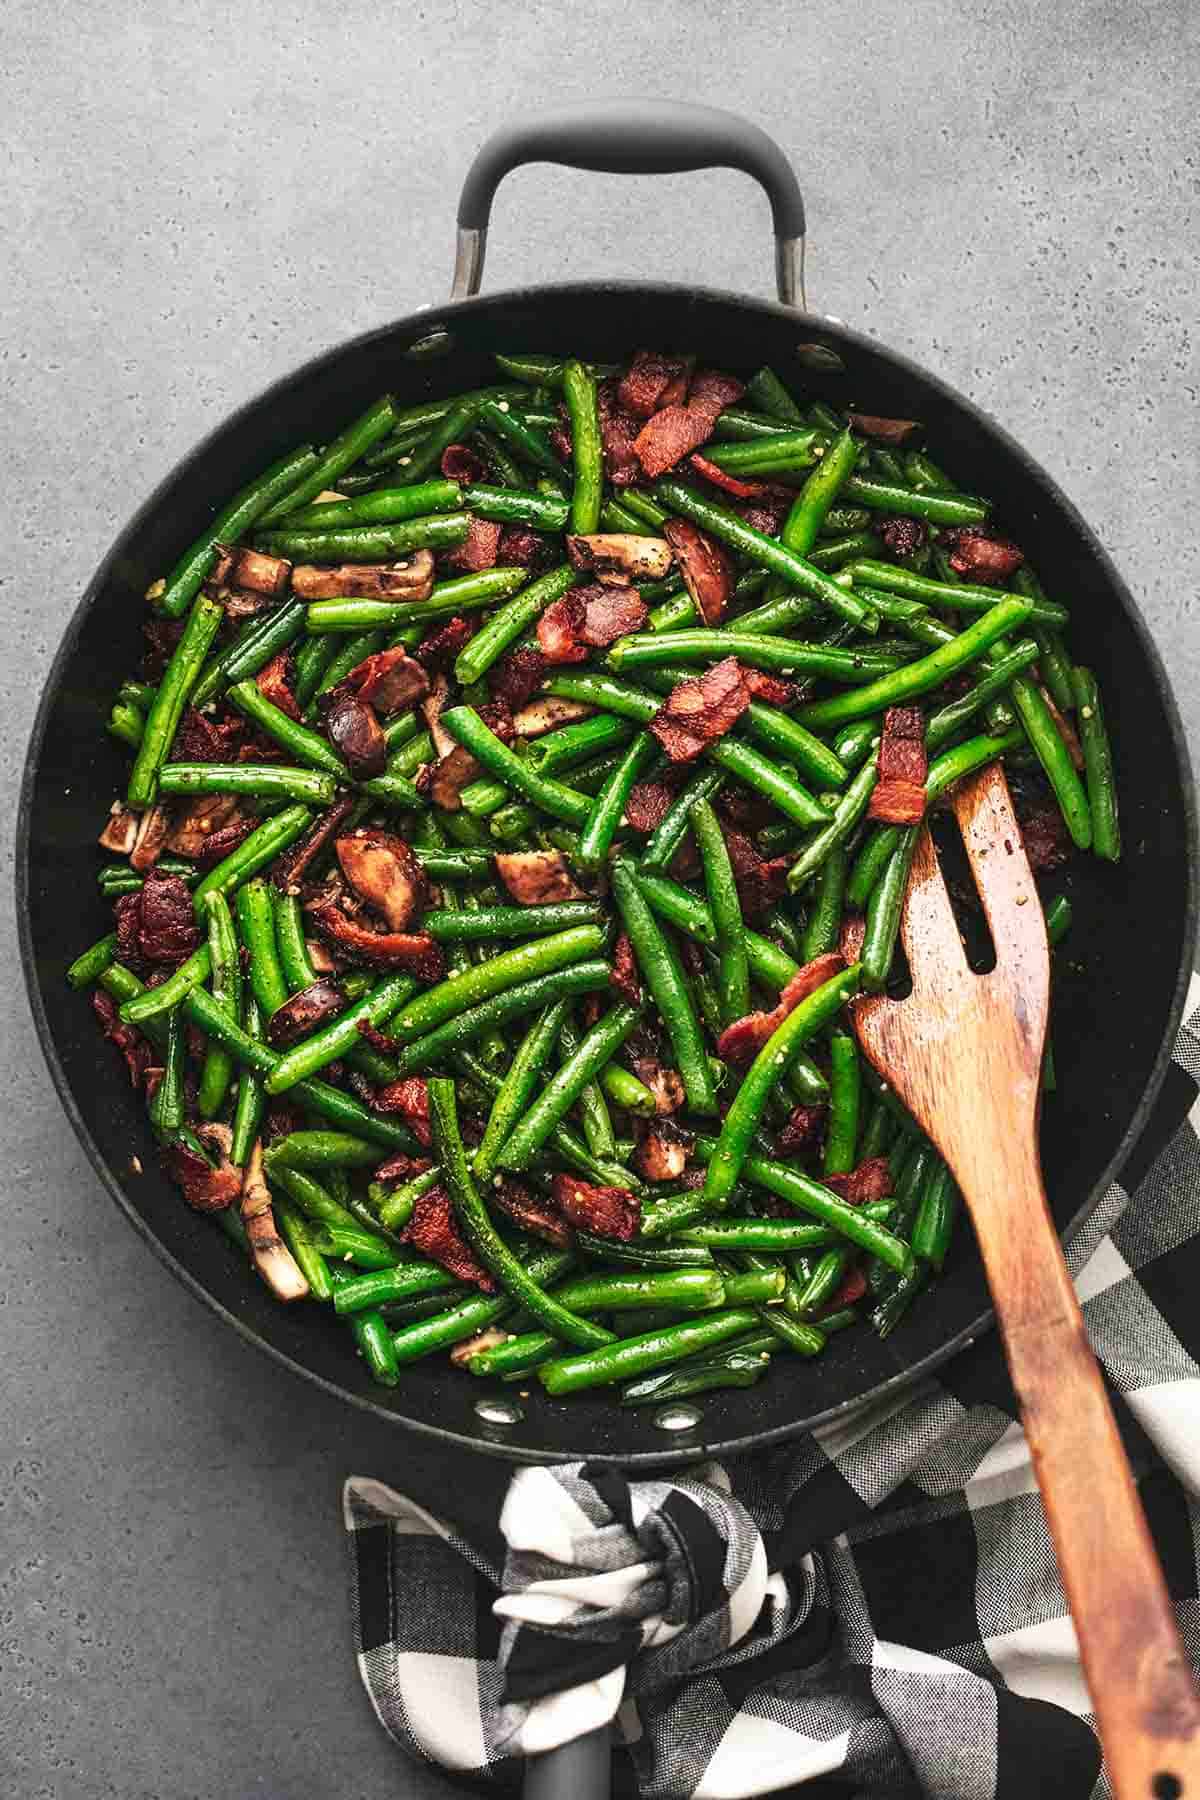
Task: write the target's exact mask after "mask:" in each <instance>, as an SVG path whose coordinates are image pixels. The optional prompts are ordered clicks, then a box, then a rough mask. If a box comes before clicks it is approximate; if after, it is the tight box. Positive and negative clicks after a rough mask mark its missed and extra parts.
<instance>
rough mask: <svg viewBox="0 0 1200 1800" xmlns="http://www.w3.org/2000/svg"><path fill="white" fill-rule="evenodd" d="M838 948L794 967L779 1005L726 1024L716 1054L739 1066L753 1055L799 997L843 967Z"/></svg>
mask: <svg viewBox="0 0 1200 1800" xmlns="http://www.w3.org/2000/svg"><path fill="white" fill-rule="evenodd" d="M845 966H846V965H845V964H844V963H843V961H842V955H841V952H840V950H829V951H827V952H826V953H825V955H824V956H814V958H813V960H812V961H811V962H808V963H805V965H804V967H803V968H802V969H797V971H796V973H795V974H794V975H793V976H792V978H791V980H790V981H789V982H788V984H787V986H786V987H785V988H784V990H783V992H782V993H781V994H780V996H779V1003H778V1005H776V1006H774V1007H773V1008H772V1009H771V1011H770V1012H752V1013H746V1014H744V1016H743V1017H742V1018H740V1019H735V1020H734V1021H733V1023H732V1025H727V1026H726V1027H725V1029H724V1031H723V1032H722V1033H721V1035H720V1037H719V1038H718V1039H717V1055H718V1056H719V1057H720V1059H721V1061H722V1062H727V1063H733V1064H734V1065H735V1066H740V1065H741V1064H742V1063H747V1062H750V1061H751V1060H752V1059H753V1058H754V1057H756V1056H757V1055H758V1053H759V1051H760V1050H761V1049H762V1047H763V1045H764V1044H765V1043H766V1042H767V1040H768V1038H770V1037H772V1036H773V1035H774V1033H775V1032H776V1031H778V1029H779V1027H780V1026H781V1025H782V1024H783V1021H784V1020H785V1019H786V1018H787V1016H788V1014H789V1013H791V1012H794V1011H795V1009H796V1007H798V1006H799V1005H800V1003H801V1001H802V1000H807V999H808V996H809V995H810V994H813V993H815V992H816V990H817V989H818V988H819V987H824V985H825V983H826V982H827V981H832V980H833V977H834V976H835V975H838V974H840V973H841V971H842V969H843V968H845Z"/></svg>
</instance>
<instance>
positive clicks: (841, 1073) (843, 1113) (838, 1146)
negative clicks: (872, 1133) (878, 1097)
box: [823, 1031, 862, 1175]
mask: <svg viewBox="0 0 1200 1800" xmlns="http://www.w3.org/2000/svg"><path fill="white" fill-rule="evenodd" d="M861 1100H862V1070H861V1068H860V1067H859V1061H858V1049H857V1046H856V1045H855V1042H854V1038H853V1036H852V1035H851V1033H850V1032H848V1031H833V1032H831V1033H830V1034H829V1126H828V1129H827V1131H826V1134H825V1158H824V1164H823V1167H824V1171H825V1173H826V1175H848V1174H849V1173H850V1170H851V1169H853V1168H854V1167H855V1165H856V1163H857V1150H858V1115H859V1110H860V1106H861Z"/></svg>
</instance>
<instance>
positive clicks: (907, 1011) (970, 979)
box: [851, 763, 1050, 1167]
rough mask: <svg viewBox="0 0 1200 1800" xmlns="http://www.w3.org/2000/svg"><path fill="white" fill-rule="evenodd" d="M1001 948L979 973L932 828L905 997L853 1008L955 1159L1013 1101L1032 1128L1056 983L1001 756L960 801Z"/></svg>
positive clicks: (921, 1117)
mask: <svg viewBox="0 0 1200 1800" xmlns="http://www.w3.org/2000/svg"><path fill="white" fill-rule="evenodd" d="M952 805H953V808H954V813H955V816H956V818H957V820H958V825H959V830H960V831H961V833H962V840H963V845H964V848H965V849H966V853H967V857H968V859H969V861H970V865H971V871H972V873H973V875H974V877H975V885H976V887H977V888H978V890H979V897H980V899H981V901H982V902H983V909H984V913H985V915H986V918H987V922H988V927H989V929H990V931H991V935H992V942H993V944H994V945H995V949H996V966H995V968H994V969H992V970H991V971H990V972H989V973H988V974H986V975H976V974H975V973H973V971H972V970H971V969H970V968H969V966H968V964H967V959H966V955H965V953H964V950H963V945H962V939H961V937H960V935H959V930H958V925H957V923H956V921H955V917H954V912H953V909H952V907H951V905H950V896H949V894H948V893H947V891H946V882H945V879H944V877H943V875H942V871H941V869H940V867H939V866H938V860H937V853H936V851H935V849H934V845H933V840H932V838H931V837H930V835H929V829H928V827H926V828H925V829H924V830H922V832H921V835H920V838H919V840H918V843H917V849H916V854H915V855H914V857H913V865H912V874H911V876H910V878H909V885H908V894H907V897H906V899H905V903H904V913H903V916H902V919H901V925H900V933H901V937H902V939H903V943H904V949H905V953H906V955H907V957H908V964H909V969H910V971H911V973H912V992H911V994H910V995H909V996H908V998H907V999H906V1000H889V999H886V998H884V997H882V996H878V997H877V996H870V997H867V998H864V999H862V1000H857V1001H855V1002H854V1004H853V1006H852V1008H851V1012H852V1015H853V1019H854V1026H855V1030H856V1032H857V1034H858V1038H859V1042H860V1043H861V1044H862V1047H863V1049H864V1050H865V1052H866V1054H867V1055H868V1056H869V1057H870V1059H871V1061H872V1062H873V1063H874V1065H875V1067H876V1068H877V1069H878V1071H879V1073H880V1074H881V1075H882V1076H883V1078H884V1079H885V1080H886V1081H888V1082H889V1083H890V1084H891V1086H892V1087H893V1088H894V1089H895V1091H896V1093H897V1094H898V1095H899V1096H900V1098H901V1099H902V1100H903V1101H904V1104H905V1105H906V1106H907V1107H908V1109H909V1111H910V1112H911V1113H912V1114H913V1116H914V1117H915V1118H916V1119H917V1121H918V1123H919V1124H920V1125H921V1126H922V1127H923V1128H924V1130H925V1131H926V1132H927V1133H928V1135H929V1136H930V1137H931V1138H932V1139H933V1141H934V1142H935V1143H936V1144H937V1145H938V1147H939V1149H940V1150H941V1151H942V1154H943V1155H944V1156H945V1157H946V1158H947V1160H948V1161H949V1162H950V1164H951V1166H952V1167H955V1166H956V1164H957V1162H958V1159H959V1152H960V1140H961V1139H963V1138H964V1137H967V1138H969V1137H970V1134H971V1131H972V1109H973V1108H974V1109H975V1110H976V1112H977V1115H978V1118H977V1122H978V1124H979V1125H980V1126H982V1125H983V1124H984V1122H985V1118H986V1115H988V1114H989V1113H993V1114H994V1113H996V1112H997V1111H1000V1110H1001V1109H1002V1110H1003V1113H1004V1114H1005V1115H1006V1116H1007V1117H1008V1118H1009V1119H1010V1120H1011V1123H1012V1126H1013V1127H1014V1128H1015V1129H1028V1130H1030V1131H1031V1130H1032V1129H1033V1126H1034V1123H1035V1121H1036V1116H1037V1105H1038V1096H1039V1093H1040V1088H1041V1064H1042V1049H1043V1045H1044V1042H1045V1036H1046V1012H1047V1005H1048V1000H1049V990H1050V954H1049V948H1048V945H1047V942H1046V922H1045V918H1044V915H1043V913H1042V907H1041V902H1040V900H1039V898H1038V893H1037V888H1036V887H1035V885H1034V880H1033V873H1032V871H1031V869H1030V867H1029V859H1028V858H1027V856H1026V855H1025V847H1024V844H1023V843H1022V840H1021V833H1020V829H1019V827H1018V825H1017V820H1016V815H1015V814H1014V812H1013V806H1012V798H1011V796H1010V794H1009V791H1008V783H1007V781H1006V780H1005V779H1004V771H1003V769H1002V768H1001V767H1000V765H999V763H993V764H991V765H990V766H989V767H988V768H986V769H983V770H981V771H980V773H979V774H978V775H975V776H972V777H970V778H969V779H968V780H966V781H964V782H962V783H961V784H960V785H959V787H958V788H957V790H956V792H955V794H954V798H953V801H952Z"/></svg>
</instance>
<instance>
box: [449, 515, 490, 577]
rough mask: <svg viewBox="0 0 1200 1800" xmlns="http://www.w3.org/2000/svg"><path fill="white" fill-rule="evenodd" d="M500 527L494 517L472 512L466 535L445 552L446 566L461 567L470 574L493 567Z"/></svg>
mask: <svg viewBox="0 0 1200 1800" xmlns="http://www.w3.org/2000/svg"><path fill="white" fill-rule="evenodd" d="M500 529H501V528H500V526H499V525H498V524H497V522H496V521H495V519H480V518H477V517H476V516H475V515H474V514H472V515H471V523H470V524H469V525H468V527H467V535H466V537H465V538H464V539H463V541H462V543H461V544H456V545H455V547H454V549H453V550H450V551H448V552H447V554H446V556H445V559H444V560H445V563H446V566H447V567H448V568H451V569H462V570H464V571H465V572H466V573H467V574H470V575H474V574H477V573H478V572H479V571H480V570H481V569H494V568H495V566H496V554H497V552H498V550H499V548H500Z"/></svg>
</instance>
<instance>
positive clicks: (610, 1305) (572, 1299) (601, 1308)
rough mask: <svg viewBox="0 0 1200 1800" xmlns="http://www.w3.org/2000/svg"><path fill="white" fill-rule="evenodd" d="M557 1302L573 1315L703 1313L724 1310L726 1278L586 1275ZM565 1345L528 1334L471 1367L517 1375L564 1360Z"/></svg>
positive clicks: (559, 1293) (481, 1355) (694, 1273)
mask: <svg viewBox="0 0 1200 1800" xmlns="http://www.w3.org/2000/svg"><path fill="white" fill-rule="evenodd" d="M553 1297H554V1299H555V1300H556V1301H558V1303H559V1304H560V1305H561V1306H568V1307H570V1308H571V1310H572V1311H573V1312H582V1313H590V1312H627V1311H636V1310H640V1309H641V1308H642V1307H644V1306H665V1307H668V1308H670V1309H671V1310H672V1311H680V1312H684V1311H686V1312H703V1311H707V1310H709V1309H711V1308H712V1307H714V1306H720V1305H721V1304H722V1283H721V1277H720V1275H719V1274H718V1273H717V1271H716V1270H715V1269H711V1268H710V1269H675V1270H671V1271H669V1272H668V1271H660V1272H659V1273H657V1274H638V1275H583V1276H580V1277H578V1278H577V1279H576V1280H574V1281H569V1282H567V1283H566V1284H565V1286H563V1287H561V1288H557V1289H555V1291H554V1296H553ZM564 1349H565V1345H564V1344H563V1342H562V1339H561V1338H559V1337H556V1336H554V1334H553V1333H551V1332H549V1331H526V1332H522V1333H521V1334H520V1335H519V1336H517V1337H511V1338H509V1339H508V1340H507V1342H505V1343H503V1344H499V1345H497V1346H496V1347H495V1348H494V1349H492V1350H481V1351H477V1352H476V1354H475V1355H474V1356H473V1357H472V1358H471V1360H470V1363H469V1364H468V1367H469V1368H470V1371H471V1373H472V1375H490V1376H497V1375H498V1376H500V1377H501V1378H502V1379H504V1378H507V1377H509V1376H511V1375H514V1374H517V1373H521V1374H524V1373H525V1372H526V1371H528V1370H531V1369H534V1368H536V1367H537V1366H538V1364H539V1363H543V1362H545V1361H547V1360H548V1359H549V1358H550V1357H552V1356H555V1355H561V1353H562V1351H563V1350H564Z"/></svg>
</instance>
